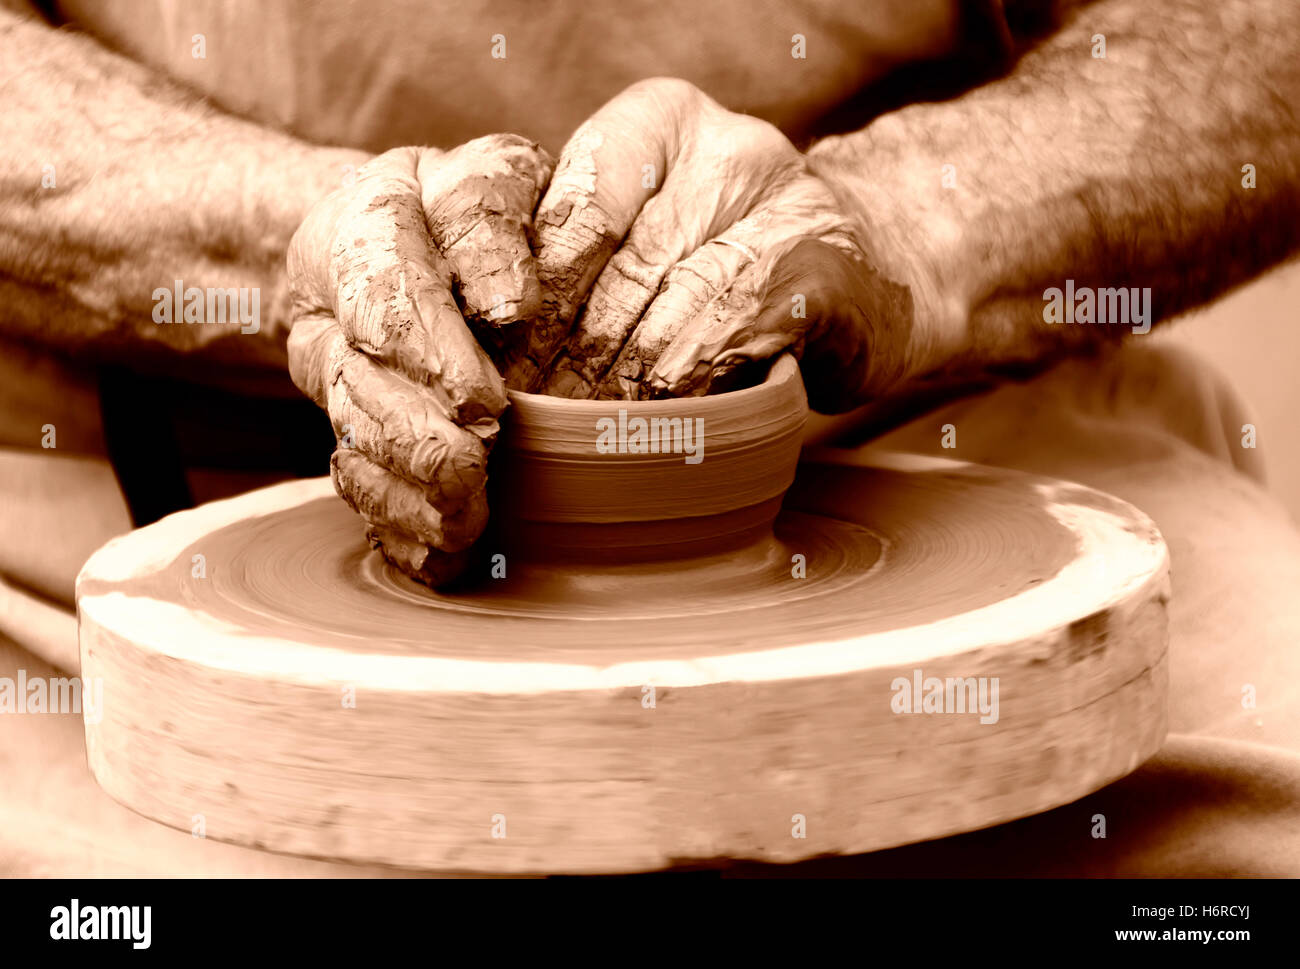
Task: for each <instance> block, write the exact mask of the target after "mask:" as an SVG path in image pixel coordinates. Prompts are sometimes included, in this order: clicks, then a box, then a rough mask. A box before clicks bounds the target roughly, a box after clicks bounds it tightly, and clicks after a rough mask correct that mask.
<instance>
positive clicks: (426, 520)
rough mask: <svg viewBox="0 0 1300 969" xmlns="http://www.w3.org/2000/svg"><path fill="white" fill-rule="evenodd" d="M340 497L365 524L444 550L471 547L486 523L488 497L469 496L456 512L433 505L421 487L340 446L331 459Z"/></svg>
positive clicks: (352, 450)
mask: <svg viewBox="0 0 1300 969" xmlns="http://www.w3.org/2000/svg"><path fill="white" fill-rule="evenodd" d="M330 476H331V478H332V479H333V481H334V488H335V490H336V491H337V492H338V494H339V496H340V497H341V498H342V499H343V500H344V501H346V502H347V503H348V504H349V505H350V506H351V507H352V509H353V510H354V511H356V512H357V514H359V515H360V516H361V517H362V518H364V519H365V520H366V521H368V522H371V523H373V524H379V525H386V526H390V527H395V528H399V529H402V530H406V531H409V533H410V534H413V535H414V536H415V538H416V539H418V540H419V541H420V542H422V543H424V544H426V545H432V546H435V547H437V548H440V549H443V550H444V551H447V552H459V551H462V550H464V549H467V548H469V546H470V545H471V544H473V542H474V540H475V539H476V538H478V536H479V535H480V534H482V532H483V529H484V527H486V525H487V498H486V497H485V496H484V495H483V494H482V493H478V494H474V495H471V496H470V497H469V498H468V500H467V501H466V502H465V504H464V505H462V506H461V507H460V508H458V509H456V510H455V511H440V510H439V509H437V508H435V507H434V506H433V505H431V504H430V503H429V501H428V499H427V497H426V495H425V493H424V491H423V490H422V489H420V488H419V487H417V486H416V485H414V484H412V483H411V482H409V481H407V480H406V479H404V478H402V477H400V476H398V475H396V474H394V473H393V472H391V471H389V470H387V469H386V468H382V467H380V466H379V465H378V464H375V463H374V462H373V461H371V460H370V459H369V458H367V457H366V456H365V455H363V454H360V453H358V452H357V451H356V450H355V449H351V448H339V449H338V450H336V451H335V452H334V454H333V456H332V457H331V458H330Z"/></svg>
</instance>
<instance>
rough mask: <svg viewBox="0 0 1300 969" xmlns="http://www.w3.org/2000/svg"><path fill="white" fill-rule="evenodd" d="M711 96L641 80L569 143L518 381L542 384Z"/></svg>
mask: <svg viewBox="0 0 1300 969" xmlns="http://www.w3.org/2000/svg"><path fill="white" fill-rule="evenodd" d="M707 100H708V99H707V98H706V97H705V95H704V94H703V93H702V92H700V91H699V89H697V88H696V87H695V86H694V85H692V84H689V83H687V82H685V81H678V80H672V79H664V78H657V79H651V80H648V81H642V82H639V83H637V84H634V85H632V86H631V87H629V88H628V89H627V90H625V91H623V92H622V93H621V94H619V95H618V96H617V97H615V98H613V99H612V100H611V101H609V102H608V103H606V104H605V105H604V106H603V107H601V108H600V109H599V110H598V111H597V112H596V113H595V114H593V115H592V116H591V117H590V118H589V119H588V120H587V121H586V122H584V123H583V124H582V125H581V126H580V127H579V128H578V130H577V131H576V132H574V134H573V137H572V138H570V139H569V141H568V143H567V144H566V145H565V146H564V150H563V151H562V152H561V153H560V159H559V162H558V163H557V165H556V169H555V174H554V176H553V177H552V178H551V181H550V185H549V186H548V188H547V190H546V194H545V195H544V196H543V197H542V201H541V203H540V204H539V206H538V209H537V216H536V219H535V220H534V240H535V243H536V250H537V277H538V281H539V282H540V284H541V287H542V303H543V307H542V313H541V316H540V318H539V320H538V321H537V322H536V323H535V324H534V325H533V326H532V327H530V329H529V339H528V341H527V344H526V346H524V347H523V348H522V349H521V351H520V352H519V353H518V354H517V359H516V360H515V361H514V362H513V366H512V367H511V369H510V370H509V371H508V376H509V377H510V379H511V385H512V386H515V385H516V384H521V385H525V386H528V387H529V388H530V389H538V385H539V384H540V381H541V379H542V377H543V375H544V374H545V372H546V371H547V370H548V369H549V365H550V362H551V358H552V357H553V356H554V355H555V353H556V351H557V350H558V349H559V348H560V347H561V346H562V345H563V344H564V341H565V339H566V338H567V336H568V333H569V330H570V329H571V327H572V324H573V321H574V318H575V317H576V315H577V312H578V308H579V307H580V306H581V305H582V303H583V301H584V299H585V298H586V296H587V293H588V292H589V290H590V289H591V285H592V283H593V282H595V280H596V277H597V275H598V274H599V273H600V271H601V270H602V269H603V268H604V266H605V263H606V261H607V260H608V259H609V257H610V256H611V255H612V254H613V253H614V251H615V250H616V249H617V248H618V247H619V244H620V243H621V242H622V241H623V238H624V236H626V235H627V232H628V230H629V229H630V228H631V226H632V223H633V222H634V221H635V219H636V217H637V214H638V213H639V212H640V211H641V208H642V206H644V205H645V203H646V201H647V200H648V199H650V198H651V197H652V196H654V194H655V193H656V192H657V191H658V190H659V185H660V182H661V181H662V180H663V178H664V177H665V173H666V172H668V171H669V169H670V168H671V167H672V161H673V160H674V159H675V158H676V157H677V155H678V154H679V153H680V151H681V139H682V134H683V132H684V131H685V130H686V129H687V127H688V125H687V120H688V118H689V117H690V116H691V115H692V113H693V112H695V111H696V110H698V108H699V106H700V105H701V104H703V103H704V102H705V101H707Z"/></svg>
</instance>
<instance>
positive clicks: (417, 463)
mask: <svg viewBox="0 0 1300 969" xmlns="http://www.w3.org/2000/svg"><path fill="white" fill-rule="evenodd" d="M289 340H290V349H289V366H290V372H291V374H292V376H293V379H294V382H295V383H296V384H297V385H298V387H299V388H300V389H301V390H302V391H303V392H304V393H306V394H307V395H308V396H309V397H311V398H312V399H313V400H314V401H316V403H317V404H319V405H320V406H321V407H323V408H325V410H326V412H327V413H328V414H329V417H330V423H331V425H333V427H334V433H335V434H336V435H337V436H338V438H339V440H340V442H342V444H341V446H344V447H355V448H356V449H357V450H359V451H360V452H361V453H362V454H364V455H366V456H367V457H368V458H370V459H371V460H372V461H375V462H376V463H377V464H380V465H382V466H384V467H386V468H388V469H389V470H390V471H394V472H396V473H397V474H399V475H401V476H403V477H405V478H409V479H411V480H412V481H416V482H419V483H422V484H424V485H426V486H427V487H428V489H430V491H431V498H432V500H433V501H434V502H435V503H437V504H438V505H439V506H440V507H441V508H442V510H443V511H444V512H445V511H447V510H448V509H449V508H452V507H455V506H457V505H459V504H461V503H463V502H464V501H465V500H466V498H467V497H468V496H469V495H471V494H473V493H474V492H477V491H481V490H482V489H483V488H484V486H485V485H486V483H487V451H488V448H490V447H491V444H492V441H491V439H488V440H483V439H482V438H480V437H479V436H478V435H476V434H472V433H470V432H469V431H467V430H465V429H463V428H460V427H457V426H456V425H455V424H453V423H452V422H451V421H449V420H448V419H447V418H446V416H445V415H444V414H443V413H442V409H441V407H439V406H438V404H437V402H436V401H435V400H434V399H433V397H432V395H431V394H430V392H429V390H428V389H427V388H425V387H424V386H423V385H421V384H417V383H415V382H414V381H412V380H410V379H409V378H407V377H404V376H402V375H401V374H397V373H394V372H392V371H389V370H386V369H385V368H384V367H382V366H380V365H379V364H377V363H375V361H373V360H371V359H370V358H369V357H367V356H366V355H365V354H363V353H360V352H359V351H357V350H354V349H352V348H351V347H350V346H348V344H347V341H346V340H345V339H344V338H343V333H342V331H341V330H340V328H339V326H338V324H337V323H335V322H334V320H332V319H330V318H329V317H328V316H323V315H321V316H316V317H312V318H308V319H302V320H299V321H298V322H296V323H295V324H294V328H293V330H292V332H291V333H290V336H289Z"/></svg>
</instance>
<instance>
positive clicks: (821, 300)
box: [505, 79, 912, 411]
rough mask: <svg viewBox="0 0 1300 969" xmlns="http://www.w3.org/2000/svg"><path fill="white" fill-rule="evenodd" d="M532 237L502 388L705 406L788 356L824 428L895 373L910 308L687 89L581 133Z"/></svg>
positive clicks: (824, 207) (723, 114)
mask: <svg viewBox="0 0 1300 969" xmlns="http://www.w3.org/2000/svg"><path fill="white" fill-rule="evenodd" d="M534 226H535V243H536V249H537V266H538V277H539V279H540V281H541V285H542V290H543V294H544V301H545V304H546V307H545V311H544V314H543V319H542V320H541V322H540V323H539V324H538V325H536V326H534V327H533V328H532V330H531V332H530V334H529V338H528V346H527V348H526V349H525V350H524V351H523V353H522V355H519V356H517V357H516V358H515V359H514V360H512V361H508V362H507V363H506V364H505V369H506V376H507V379H508V380H509V382H510V384H511V385H512V386H519V387H526V388H528V389H531V390H535V391H543V392H545V393H548V394H553V395H558V396H565V397H607V398H608V397H615V398H640V397H646V396H659V395H672V396H683V395H692V394H703V393H708V392H709V391H710V390H711V389H725V387H726V386H728V385H729V383H728V380H729V379H734V378H735V377H736V376H739V373H737V371H740V372H741V373H743V369H742V368H744V367H745V365H746V364H748V363H751V362H755V361H763V360H767V359H769V358H771V357H773V356H774V355H776V354H777V353H779V352H781V351H783V350H786V349H787V348H788V349H791V350H792V351H793V352H795V353H796V354H799V355H800V356H801V358H802V361H803V369H804V383H805V385H806V386H807V388H808V393H809V398H810V402H811V403H812V405H813V406H814V408H816V409H819V410H827V411H835V410H843V409H847V408H849V407H852V406H854V405H855V404H857V403H859V402H861V401H862V400H864V399H867V398H869V397H870V396H872V395H873V394H876V393H879V392H880V391H881V390H883V389H884V388H886V387H888V386H889V385H890V384H892V383H893V382H894V381H895V380H896V379H898V377H899V376H901V375H902V373H903V372H904V370H905V357H906V355H907V347H908V339H909V334H910V322H911V315H912V307H911V301H910V294H909V291H908V290H907V289H906V288H904V287H902V286H898V285H895V284H894V283H891V282H889V281H888V280H886V279H884V278H883V277H882V276H880V275H879V274H877V273H876V272H874V271H873V269H872V268H871V267H870V266H869V265H868V262H867V259H866V256H865V255H864V240H863V237H862V234H863V230H862V228H861V227H860V226H859V225H858V224H856V223H855V221H854V220H853V219H852V218H851V217H850V216H849V215H847V214H846V213H845V211H844V210H843V209H842V208H841V206H840V204H839V203H838V202H837V201H836V197H835V195H834V194H833V193H832V191H831V189H830V188H829V187H828V185H827V184H826V183H824V182H822V181H821V180H820V179H819V178H817V177H816V176H815V175H813V174H812V173H811V172H810V171H809V170H808V167H807V165H806V162H805V158H804V156H803V155H802V154H801V153H800V152H799V151H798V150H797V149H796V148H795V147H794V146H793V145H792V144H791V143H790V142H789V141H788V140H787V139H786V138H785V137H784V136H783V135H782V134H781V133H780V131H778V130H777V129H776V128H775V127H774V126H772V125H770V124H768V123H767V122H765V121H761V120H759V119H757V118H753V117H750V116H748V115H742V114H735V113H733V112H730V111H727V110H725V109H724V108H722V107H721V106H720V105H719V104H717V103H716V102H715V101H713V100H712V99H710V98H709V97H708V96H707V95H705V94H704V93H703V92H702V91H700V90H699V89H698V88H696V87H694V86H693V85H691V84H689V83H687V82H685V81H679V80H672V79H655V80H649V81H643V82H640V83H638V84H635V85H633V86H632V87H630V88H628V89H627V90H626V91H624V92H623V93H622V94H620V95H619V96H617V97H616V98H614V99H613V100H612V101H610V102H609V103H608V104H606V105H605V106H604V107H603V108H601V109H600V110H599V111H598V112H597V113H596V114H595V115H594V116H593V117H592V118H591V119H590V120H588V121H587V122H586V123H585V124H583V126H582V127H581V128H579V129H578V131H577V132H576V133H575V134H574V136H573V138H572V139H570V141H569V143H568V145H567V146H566V147H565V150H564V152H563V154H562V155H561V157H560V160H559V163H558V166H557V168H556V171H555V175H554V177H553V178H552V180H551V183H550V188H549V189H548V191H547V193H546V195H545V196H544V198H543V199H542V202H541V204H540V206H539V208H538V211H537V214H536V217H535V220H534ZM584 298H585V300H586V306H585V309H584V310H583V311H582V313H581V315H580V316H578V318H577V320H576V325H575V324H574V318H575V316H577V315H578V309H579V307H580V306H582V305H583V301H584ZM728 375H731V376H730V378H728Z"/></svg>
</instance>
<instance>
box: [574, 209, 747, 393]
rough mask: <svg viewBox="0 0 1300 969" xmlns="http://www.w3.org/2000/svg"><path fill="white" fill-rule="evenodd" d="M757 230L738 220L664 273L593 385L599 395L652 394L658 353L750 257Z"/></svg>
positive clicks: (668, 344) (727, 285)
mask: <svg viewBox="0 0 1300 969" xmlns="http://www.w3.org/2000/svg"><path fill="white" fill-rule="evenodd" d="M758 233H759V227H758V225H757V224H756V223H755V222H754V220H752V219H742V220H741V221H740V222H738V223H736V225H735V226H734V227H733V228H732V229H731V230H729V231H728V232H727V233H724V235H722V236H719V237H718V238H717V239H712V240H710V241H709V242H708V243H707V244H705V245H704V246H702V247H701V248H699V249H697V250H696V251H695V252H694V253H692V254H691V255H690V256H689V257H688V258H686V259H685V260H683V261H682V262H680V263H678V264H677V265H676V266H674V267H673V268H672V269H671V270H670V271H669V272H668V274H667V276H666V277H665V278H664V282H663V287H662V289H661V290H660V291H659V295H658V296H656V297H655V299H654V302H653V303H651V304H650V308H649V309H647V310H646V312H645V315H644V316H643V317H642V318H641V322H640V323H638V324H637V327H636V329H635V331H634V332H633V333H632V336H631V337H630V338H629V339H628V341H627V342H626V343H625V344H624V346H623V349H622V350H621V351H620V352H619V355H618V358H617V360H615V361H614V364H613V366H612V367H610V369H609V372H608V374H607V375H606V377H605V379H604V380H603V381H602V382H601V384H600V386H599V387H598V388H597V392H596V396H597V397H604V398H622V399H627V400H642V399H646V398H648V397H650V396H652V388H651V387H650V385H649V376H650V373H651V371H652V370H653V369H654V366H655V364H656V363H658V361H659V358H660V356H661V355H662V354H663V353H664V351H665V350H666V349H667V348H668V347H669V346H671V345H672V343H673V342H674V341H675V340H676V339H677V338H678V337H679V336H680V335H681V333H682V332H683V331H684V330H685V329H686V327H687V326H688V325H689V324H690V322H691V321H692V320H693V319H694V318H695V316H696V315H697V314H698V313H699V312H700V310H701V309H702V308H703V307H704V306H705V305H707V304H708V303H709V301H710V300H712V299H713V298H714V297H715V296H716V295H717V294H718V293H720V292H722V291H724V290H726V289H727V288H728V287H730V286H731V284H732V283H733V282H734V280H735V278H736V276H737V275H738V274H739V273H740V272H741V271H742V270H743V269H744V268H745V267H746V266H747V265H749V264H750V263H751V262H753V261H754V258H755V256H754V252H753V249H752V248H751V244H752V243H754V242H755V241H756V240H755V239H754V238H753V237H755V236H757V235H758ZM741 240H746V241H741Z"/></svg>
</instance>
